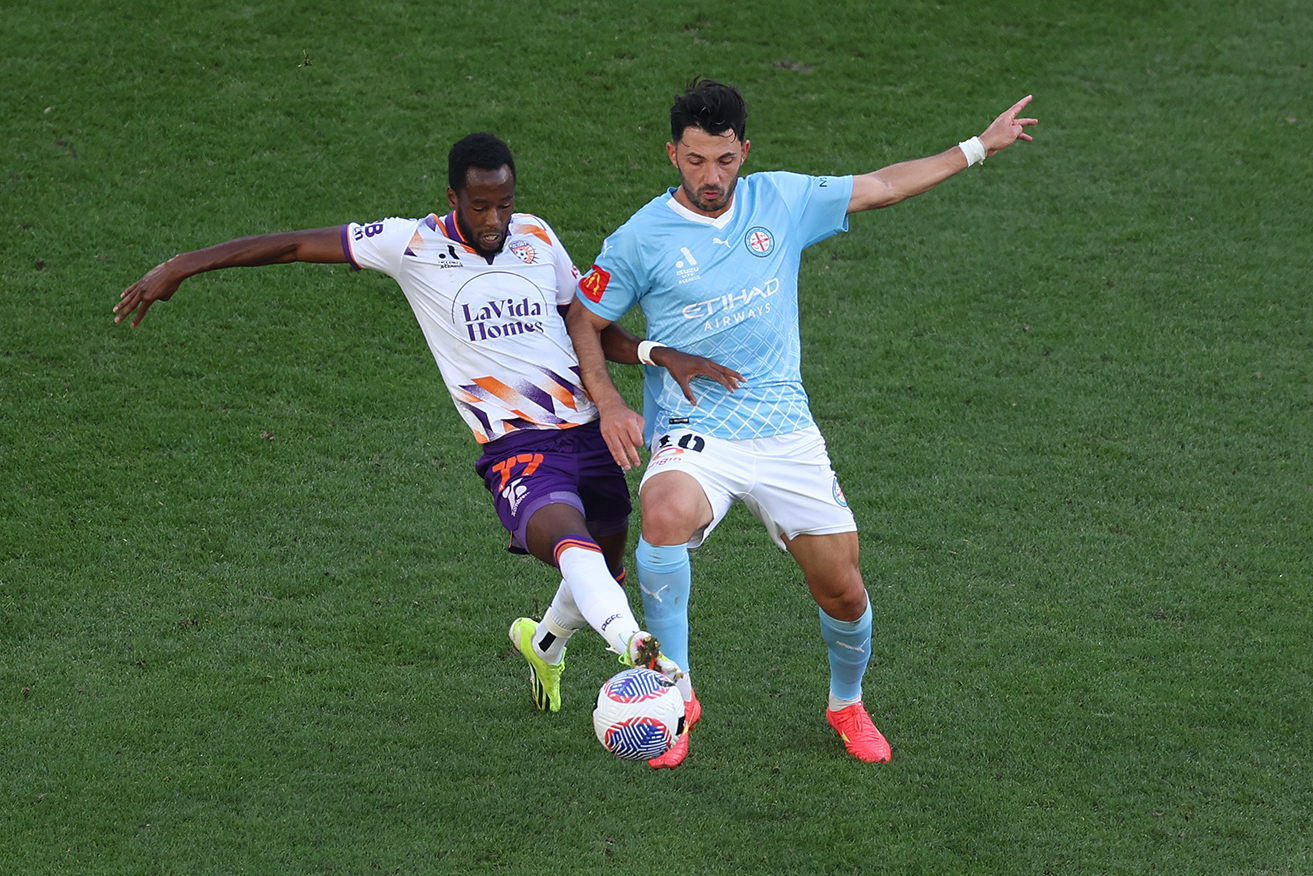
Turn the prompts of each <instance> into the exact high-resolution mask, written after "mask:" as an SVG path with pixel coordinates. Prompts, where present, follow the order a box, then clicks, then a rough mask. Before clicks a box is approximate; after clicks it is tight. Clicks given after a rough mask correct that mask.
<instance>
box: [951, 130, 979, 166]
mask: <svg viewBox="0 0 1313 876" xmlns="http://www.w3.org/2000/svg"><path fill="white" fill-rule="evenodd" d="M957 148H958V149H961V150H962V154H963V155H965V156H966V157H967V167H970V166H971V165H973V164H979V163H980V162H982V161H984V160H985V144H984V143H981V142H980V138H979V137H972V138H971V139H970V140H963V141H962V142H961V143H958V144H957Z"/></svg>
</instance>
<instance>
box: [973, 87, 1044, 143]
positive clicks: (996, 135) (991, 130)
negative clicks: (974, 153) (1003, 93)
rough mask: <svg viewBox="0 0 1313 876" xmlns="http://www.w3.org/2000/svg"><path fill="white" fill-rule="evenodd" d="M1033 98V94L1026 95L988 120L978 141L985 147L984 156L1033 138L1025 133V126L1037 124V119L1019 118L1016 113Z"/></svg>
mask: <svg viewBox="0 0 1313 876" xmlns="http://www.w3.org/2000/svg"><path fill="white" fill-rule="evenodd" d="M1034 99H1035V95H1033V94H1028V95H1026V96H1025V97H1023V98H1022V99H1021V100H1019V101H1017V102H1016V103H1014V104H1012V106H1011V107H1010V108H1009V109H1008V110H1007V112H1005V113H1003V114H1002V115H1001V116H999V117H998V118H996V119H994V121H992V122H990V124H989V127H988V128H986V129H985V131H984V133H982V134H981V135H980V142H981V143H982V144H984V147H985V157H986V158H988V157H989V156H991V155H993V154H994V153H995V152H1002V151H1003V150H1004V149H1006V148H1008V147H1009V146H1011V145H1012V144H1013V143H1015V142H1017V141H1018V140H1026V141H1029V140H1031V139H1033V138H1032V137H1031V136H1030V135H1029V134H1027V133H1026V128H1027V127H1028V126H1030V125H1038V124H1039V119H1019V118H1017V113H1019V112H1021V111H1022V110H1023V109H1025V108H1026V105H1027V104H1028V103H1030V102H1031V101H1032V100H1034Z"/></svg>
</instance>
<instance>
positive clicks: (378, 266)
mask: <svg viewBox="0 0 1313 876" xmlns="http://www.w3.org/2000/svg"><path fill="white" fill-rule="evenodd" d="M418 225H419V220H418V219H398V218H396V217H393V218H389V219H383V220H381V221H379V222H369V223H366V224H364V225H361V224H359V223H356V222H350V223H347V224H346V225H343V226H342V249H343V250H344V251H345V252H346V256H347V259H349V260H350V262H351V266H352V267H353V268H355V269H356V270H357V271H358V270H360V269H361V268H370V269H372V270H375V271H382V272H383V273H385V274H387V275H388V276H389V277H394V278H395V277H396V276H397V275H398V273H400V271H401V259H402V256H403V255H405V252H406V248H407V247H408V246H409V245H410V241H411V238H413V237H414V236H415V229H416V227H418Z"/></svg>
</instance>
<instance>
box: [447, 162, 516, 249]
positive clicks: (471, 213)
mask: <svg viewBox="0 0 1313 876" xmlns="http://www.w3.org/2000/svg"><path fill="white" fill-rule="evenodd" d="M447 203H448V204H450V205H451V209H452V210H454V211H455V212H456V226H457V227H458V228H459V229H460V233H461V234H462V235H463V236H464V237H465V242H466V243H468V244H469V245H470V246H472V247H474V250H475V252H477V253H478V254H479V255H481V256H485V257H486V256H493V255H496V254H497V253H499V252H501V248H502V246H503V245H504V244H505V243H506V233H507V231H508V230H509V229H510V227H511V213H512V212H514V210H515V175H514V174H513V173H511V169H510V168H509V167H506V166H505V165H503V166H502V167H499V168H497V169H496V170H484V169H483V168H481V167H471V168H470V169H469V171H467V172H466V174H465V188H463V189H461V190H460V191H459V192H455V191H452V190H451V189H450V188H449V189H447Z"/></svg>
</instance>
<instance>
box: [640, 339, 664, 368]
mask: <svg viewBox="0 0 1313 876" xmlns="http://www.w3.org/2000/svg"><path fill="white" fill-rule="evenodd" d="M664 346H665V344H663V343H661V342H660V341H639V342H638V361H639V362H642V363H643V364H644V365H655V364H656V363H655V362H653V361H652V351H653V350H655V349H656V348H657V347H664Z"/></svg>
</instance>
